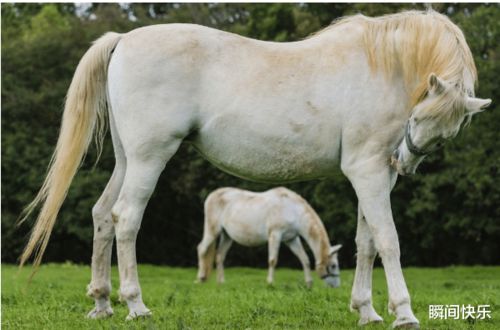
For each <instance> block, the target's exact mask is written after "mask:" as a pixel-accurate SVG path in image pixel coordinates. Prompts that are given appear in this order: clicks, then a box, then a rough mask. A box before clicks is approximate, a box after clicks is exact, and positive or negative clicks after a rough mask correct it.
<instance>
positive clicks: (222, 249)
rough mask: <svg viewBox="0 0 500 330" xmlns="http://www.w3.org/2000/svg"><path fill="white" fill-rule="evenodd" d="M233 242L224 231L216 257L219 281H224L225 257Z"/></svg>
mask: <svg viewBox="0 0 500 330" xmlns="http://www.w3.org/2000/svg"><path fill="white" fill-rule="evenodd" d="M231 244H233V240H232V239H231V238H230V237H229V236H228V235H227V234H226V233H225V232H224V231H222V233H221V235H220V241H219V247H218V248H217V255H216V257H215V260H216V264H217V283H224V259H226V255H227V251H229V248H230V247H231Z"/></svg>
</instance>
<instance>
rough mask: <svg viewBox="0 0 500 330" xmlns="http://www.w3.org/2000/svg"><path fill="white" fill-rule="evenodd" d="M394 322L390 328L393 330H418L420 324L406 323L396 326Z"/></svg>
mask: <svg viewBox="0 0 500 330" xmlns="http://www.w3.org/2000/svg"><path fill="white" fill-rule="evenodd" d="M396 322H397V320H396V321H394V323H393V325H392V328H393V329H420V324H419V323H418V322H407V323H399V324H397V323H396Z"/></svg>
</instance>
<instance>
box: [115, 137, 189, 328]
mask: <svg viewBox="0 0 500 330" xmlns="http://www.w3.org/2000/svg"><path fill="white" fill-rule="evenodd" d="M180 143H181V140H180V139H175V140H174V139H172V140H170V141H168V142H167V143H163V144H162V146H161V147H156V146H157V145H155V144H144V145H146V146H148V145H149V146H151V150H147V151H146V150H141V152H140V153H137V152H130V154H127V169H126V171H125V179H124V182H123V186H122V189H121V191H120V194H119V196H118V201H117V202H116V203H115V205H114V206H113V208H112V217H113V222H114V225H115V233H116V246H117V252H118V268H119V272H120V298H121V300H124V301H125V302H126V303H127V306H128V309H129V314H128V316H127V320H130V319H134V318H136V317H140V316H149V315H151V312H150V310H149V309H148V308H147V307H146V306H145V305H144V303H143V301H142V293H141V288H140V286H139V279H138V274H137V260H136V252H135V244H136V239H137V234H138V232H139V228H140V225H141V221H142V216H143V214H144V209H145V208H146V204H147V202H148V200H149V198H150V197H151V194H152V192H153V190H154V187H155V186H156V182H157V181H158V177H159V176H160V173H161V172H162V170H163V168H164V167H165V164H166V163H167V161H168V160H169V159H170V158H171V157H172V156H173V155H174V153H175V152H176V151H177V149H178V147H179V145H180ZM144 145H143V146H144ZM141 155H142V156H141Z"/></svg>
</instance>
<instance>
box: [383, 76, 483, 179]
mask: <svg viewBox="0 0 500 330" xmlns="http://www.w3.org/2000/svg"><path fill="white" fill-rule="evenodd" d="M427 85H428V86H427V92H426V94H425V96H424V97H423V99H422V101H420V102H419V103H417V104H416V105H415V107H414V108H413V109H412V112H411V116H410V118H409V119H408V121H407V122H406V126H405V134H404V138H403V139H402V141H401V143H400V144H399V146H398V147H397V149H396V150H395V151H394V153H393V154H392V158H391V165H392V166H393V167H394V168H395V169H396V170H397V172H398V173H399V174H400V175H407V174H414V173H415V170H416V169H417V167H418V165H419V164H420V162H421V161H422V160H423V159H424V158H425V156H427V155H428V154H429V153H431V152H433V151H435V150H436V149H439V148H440V147H442V146H443V145H444V143H445V142H446V141H447V140H449V139H451V138H453V137H455V136H456V135H457V134H458V132H459V130H460V128H461V127H462V124H463V123H464V122H465V123H468V122H469V121H470V118H471V117H472V116H473V115H474V114H476V113H479V112H482V111H483V110H484V109H485V108H486V107H488V106H489V105H490V103H491V100H490V99H480V98H475V97H473V96H471V95H468V93H466V92H465V90H464V88H462V87H461V84H459V83H456V82H452V81H446V80H443V79H441V78H439V77H438V76H436V75H435V74H434V73H431V74H430V75H429V78H428V83H427ZM470 94H471V93H470Z"/></svg>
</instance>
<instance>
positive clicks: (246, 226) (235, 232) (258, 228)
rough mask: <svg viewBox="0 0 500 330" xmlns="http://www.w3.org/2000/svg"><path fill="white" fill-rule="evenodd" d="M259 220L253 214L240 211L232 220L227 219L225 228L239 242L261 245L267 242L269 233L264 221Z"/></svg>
mask: <svg viewBox="0 0 500 330" xmlns="http://www.w3.org/2000/svg"><path fill="white" fill-rule="evenodd" d="M257 220H258V219H256V218H253V217H252V214H248V213H247V214H245V213H239V214H238V215H236V216H235V217H233V218H232V219H231V221H225V222H224V223H223V228H224V230H225V231H226V233H227V234H228V235H229V237H231V239H233V240H234V241H235V242H236V243H238V244H241V245H243V246H260V245H263V244H266V242H267V240H268V235H267V230H266V227H265V226H264V225H263V221H257ZM262 220H264V219H262Z"/></svg>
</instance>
